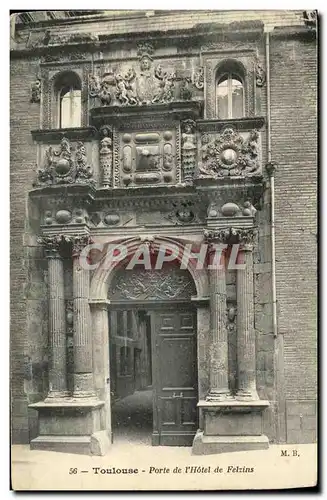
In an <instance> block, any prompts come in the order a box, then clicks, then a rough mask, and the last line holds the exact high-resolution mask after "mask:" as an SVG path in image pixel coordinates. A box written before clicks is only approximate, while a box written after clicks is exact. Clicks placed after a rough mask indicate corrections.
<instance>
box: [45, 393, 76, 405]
mask: <svg viewBox="0 0 327 500" xmlns="http://www.w3.org/2000/svg"><path fill="white" fill-rule="evenodd" d="M69 397H71V394H70V392H69V391H49V392H48V395H47V397H46V398H45V400H44V401H46V402H49V403H50V402H53V401H61V400H63V399H64V400H66V399H67V398H69Z"/></svg>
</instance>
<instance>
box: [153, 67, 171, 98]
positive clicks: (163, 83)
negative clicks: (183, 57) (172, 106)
mask: <svg viewBox="0 0 327 500" xmlns="http://www.w3.org/2000/svg"><path fill="white" fill-rule="evenodd" d="M154 74H155V77H156V78H158V80H160V83H159V92H158V93H157V94H156V95H155V96H154V98H153V101H152V102H170V101H172V99H173V97H174V93H173V92H174V87H175V80H176V74H175V72H172V73H168V72H167V71H163V69H162V67H161V65H160V64H159V65H158V66H157V68H156V70H155V73H154Z"/></svg>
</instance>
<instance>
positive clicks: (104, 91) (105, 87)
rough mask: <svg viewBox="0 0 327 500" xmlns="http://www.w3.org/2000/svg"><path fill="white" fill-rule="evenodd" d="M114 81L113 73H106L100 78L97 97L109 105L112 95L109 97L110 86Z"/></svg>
mask: <svg viewBox="0 0 327 500" xmlns="http://www.w3.org/2000/svg"><path fill="white" fill-rule="evenodd" d="M114 83H115V80H114V75H113V73H107V74H105V75H104V77H103V78H102V80H101V84H100V90H99V98H100V100H101V103H102V104H104V105H107V106H109V104H110V103H111V100H112V97H111V92H110V90H111V88H110V87H111V86H112V85H113V84H114Z"/></svg>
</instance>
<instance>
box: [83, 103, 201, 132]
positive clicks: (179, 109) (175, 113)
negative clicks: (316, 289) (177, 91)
mask: <svg viewBox="0 0 327 500" xmlns="http://www.w3.org/2000/svg"><path fill="white" fill-rule="evenodd" d="M202 109H203V101H202V100H201V101H174V102H169V103H153V104H149V105H147V106H126V107H123V106H121V107H120V106H101V107H95V108H92V109H91V110H90V116H91V121H92V123H93V124H94V125H95V126H96V127H100V126H102V125H106V124H108V123H113V124H114V125H115V127H118V128H120V127H123V128H126V120H130V121H131V124H133V126H134V124H135V127H136V128H138V127H140V126H142V127H143V128H146V127H147V124H148V123H149V122H156V120H160V121H165V120H166V121H167V120H178V121H179V120H184V119H185V120H186V119H188V118H190V119H193V120H196V119H197V118H199V117H200V116H201V113H202ZM141 118H142V120H141ZM133 120H134V121H135V122H134V121H133ZM142 121H143V122H145V124H144V125H142Z"/></svg>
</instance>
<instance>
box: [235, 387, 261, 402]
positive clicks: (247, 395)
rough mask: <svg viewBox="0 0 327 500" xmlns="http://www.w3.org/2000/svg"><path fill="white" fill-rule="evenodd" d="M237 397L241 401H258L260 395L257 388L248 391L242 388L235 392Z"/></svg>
mask: <svg viewBox="0 0 327 500" xmlns="http://www.w3.org/2000/svg"><path fill="white" fill-rule="evenodd" d="M235 399H237V400H239V401H258V400H259V396H258V393H257V391H256V390H253V391H247V390H244V389H240V390H238V391H237V393H236V394H235Z"/></svg>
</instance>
